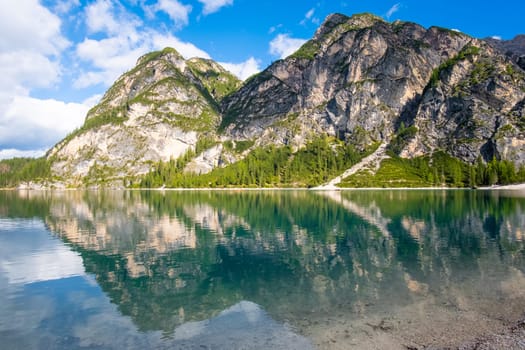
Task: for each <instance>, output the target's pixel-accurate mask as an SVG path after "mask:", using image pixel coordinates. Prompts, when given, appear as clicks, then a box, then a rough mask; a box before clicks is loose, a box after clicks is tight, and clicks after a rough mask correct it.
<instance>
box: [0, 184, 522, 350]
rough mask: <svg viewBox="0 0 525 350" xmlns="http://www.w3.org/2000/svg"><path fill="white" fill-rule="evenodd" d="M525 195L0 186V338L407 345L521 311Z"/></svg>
mask: <svg viewBox="0 0 525 350" xmlns="http://www.w3.org/2000/svg"><path fill="white" fill-rule="evenodd" d="M524 238H525V194H524V193H520V192H505V191H472V190H450V191H446V190H435V191H430V190H425V191H423V190H409V191H403V190H381V191H373V190H369V191H341V192H328V191H327V192H312V191H56V192H52V191H49V192H46V191H41V192H40V191H0V344H2V345H1V347H2V348H3V349H146V348H152V349H168V348H169V349H303V350H304V349H315V348H320V349H324V348H327V349H351V348H356V349H373V348H378V349H380V348H389V349H398V348H399V349H406V348H407V347H414V348H416V347H418V346H423V345H425V346H430V345H431V346H448V345H454V344H456V345H457V344H459V343H462V342H465V341H469V340H472V339H474V338H475V337H477V336H479V335H482V334H485V333H490V332H494V331H498V330H499V329H501V328H502V327H504V326H506V325H508V324H509V323H510V322H514V321H515V320H517V319H518V318H519V317H521V316H523V313H524V312H525V293H523V291H525V275H524V272H525V241H524Z"/></svg>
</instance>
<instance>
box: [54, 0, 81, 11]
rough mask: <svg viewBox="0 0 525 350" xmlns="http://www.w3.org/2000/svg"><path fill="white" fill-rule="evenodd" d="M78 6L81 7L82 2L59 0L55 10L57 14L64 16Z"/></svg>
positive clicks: (77, 0)
mask: <svg viewBox="0 0 525 350" xmlns="http://www.w3.org/2000/svg"><path fill="white" fill-rule="evenodd" d="M78 6H80V0H58V1H57V2H56V4H55V6H54V7H53V9H54V11H55V12H58V13H60V14H64V13H68V12H69V11H71V10H72V9H73V8H75V7H78Z"/></svg>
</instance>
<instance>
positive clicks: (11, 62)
mask: <svg viewBox="0 0 525 350" xmlns="http://www.w3.org/2000/svg"><path fill="white" fill-rule="evenodd" d="M0 76H1V77H2V78H1V79H0V96H1V95H9V96H12V95H13V92H16V93H27V92H28V91H29V89H30V88H33V87H49V86H51V85H52V84H53V83H55V82H57V81H58V80H59V76H60V66H59V63H58V62H57V61H52V60H51V59H50V58H48V57H47V56H45V55H43V54H41V53H39V52H36V51H26V50H20V51H7V52H0Z"/></svg>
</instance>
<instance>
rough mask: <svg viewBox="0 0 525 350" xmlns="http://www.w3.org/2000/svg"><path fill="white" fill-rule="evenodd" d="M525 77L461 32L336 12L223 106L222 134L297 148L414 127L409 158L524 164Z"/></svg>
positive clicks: (361, 140) (381, 137)
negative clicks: (322, 139) (323, 137)
mask: <svg viewBox="0 0 525 350" xmlns="http://www.w3.org/2000/svg"><path fill="white" fill-rule="evenodd" d="M524 74H525V72H524V70H523V69H522V68H521V67H520V66H519V65H518V64H517V61H516V60H515V59H512V58H511V57H506V56H505V55H503V54H502V53H501V52H500V51H499V50H497V49H494V48H493V47H491V46H490V45H488V44H487V43H486V42H484V41H482V40H478V39H475V38H472V37H469V36H467V35H465V34H462V33H459V32H456V31H451V30H447V29H443V28H438V27H432V28H429V29H425V28H423V27H421V26H419V25H417V24H414V23H407V22H399V21H396V22H393V23H387V22H385V21H383V20H382V19H381V18H378V17H375V16H372V15H368V14H363V15H355V16H353V17H346V16H344V15H340V14H335V15H331V16H329V17H328V18H327V19H326V21H325V22H324V23H323V24H322V26H321V27H320V28H319V29H318V31H317V32H316V34H315V36H314V37H313V38H312V40H310V41H308V42H307V43H306V44H304V45H303V46H302V47H301V48H300V49H299V50H298V51H297V52H295V53H294V54H292V55H291V56H289V57H287V58H286V59H284V60H280V61H277V62H275V63H274V64H272V65H271V66H270V67H269V68H268V69H266V70H265V71H263V72H261V73H260V74H258V75H257V76H255V77H253V78H252V79H250V80H249V81H247V82H245V84H244V85H243V86H242V87H241V88H240V89H239V90H238V91H236V92H235V93H233V94H231V95H230V96H228V97H227V98H225V99H224V100H223V102H222V112H223V115H224V117H223V121H222V126H223V127H224V128H225V130H226V134H227V135H229V136H230V137H232V138H234V139H256V140H257V143H258V144H261V145H264V144H268V143H273V144H275V143H277V144H279V143H280V144H292V145H295V146H297V147H300V146H301V145H302V144H304V142H305V141H306V140H308V138H309V136H311V135H316V134H318V133H328V134H330V135H333V136H335V137H338V138H340V139H344V140H349V141H350V142H353V143H354V144H356V145H357V146H361V147H365V146H366V145H369V144H370V143H371V142H382V143H384V142H390V141H391V140H392V138H394V137H395V135H396V133H397V132H398V131H399V128H400V126H401V125H403V126H415V127H417V129H418V132H417V133H416V135H415V137H414V138H413V139H412V141H411V142H410V143H409V144H407V145H405V146H404V148H403V149H402V150H401V155H402V156H405V157H413V156H418V155H423V154H428V153H430V152H433V151H434V150H437V149H443V150H446V151H447V152H448V153H450V154H452V155H454V156H456V157H459V158H460V159H462V160H465V161H474V160H475V159H476V158H477V157H478V156H481V157H483V158H484V159H485V160H490V159H492V157H497V158H506V159H510V160H512V161H515V162H517V163H519V164H523V163H525V155H523V154H524V153H523V144H522V140H523V139H524V134H523V131H524V130H523V124H524V122H525V120H524V119H523V99H524V98H525V86H524V76H525V75H524Z"/></svg>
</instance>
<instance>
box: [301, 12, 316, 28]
mask: <svg viewBox="0 0 525 350" xmlns="http://www.w3.org/2000/svg"><path fill="white" fill-rule="evenodd" d="M314 14H315V8H312V9H310V10H308V12H306V14H305V15H304V18H303V20H302V21H301V22H299V24H300V25H303V26H304V25H306V23H307V22H308V21H311V22H312V23H314V24H319V18H317V17H314Z"/></svg>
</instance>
